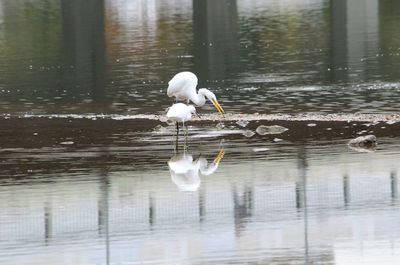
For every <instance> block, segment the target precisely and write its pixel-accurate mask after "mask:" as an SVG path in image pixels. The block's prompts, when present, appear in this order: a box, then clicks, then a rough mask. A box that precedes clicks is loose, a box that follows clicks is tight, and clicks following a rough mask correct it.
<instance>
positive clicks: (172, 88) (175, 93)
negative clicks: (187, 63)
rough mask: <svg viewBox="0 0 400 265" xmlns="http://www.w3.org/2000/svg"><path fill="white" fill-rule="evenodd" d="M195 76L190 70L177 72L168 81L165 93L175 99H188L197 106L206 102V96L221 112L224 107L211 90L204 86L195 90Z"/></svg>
mask: <svg viewBox="0 0 400 265" xmlns="http://www.w3.org/2000/svg"><path fill="white" fill-rule="evenodd" d="M196 86H197V76H196V75H195V74H193V73H192V72H180V73H177V74H176V75H175V76H174V77H173V78H172V79H171V80H170V81H169V82H168V90H167V95H168V96H169V97H176V99H177V100H187V102H188V103H189V100H190V101H192V102H193V103H194V104H196V105H197V106H203V105H204V104H205V103H206V98H207V99H208V100H210V101H211V102H212V103H213V104H214V107H215V108H216V109H217V110H218V111H219V112H220V113H221V114H223V113H224V109H223V108H222V107H221V105H220V104H219V103H218V101H217V97H216V96H215V94H214V93H213V92H211V91H210V90H208V89H206V88H201V89H199V92H198V93H197V92H196Z"/></svg>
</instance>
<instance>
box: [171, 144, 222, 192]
mask: <svg viewBox="0 0 400 265" xmlns="http://www.w3.org/2000/svg"><path fill="white" fill-rule="evenodd" d="M224 154H225V151H224V149H223V148H221V149H220V151H219V153H218V155H217V156H216V157H215V159H214V161H213V162H212V163H210V164H209V163H208V162H207V160H206V159H205V158H204V157H199V158H197V159H196V160H194V159H193V156H192V155H191V154H189V153H188V152H187V151H186V150H184V151H183V153H181V154H179V153H178V154H175V155H174V156H172V157H171V159H170V160H169V161H168V167H169V172H170V174H171V179H172V182H174V183H175V185H176V186H177V187H178V188H179V189H180V190H181V191H196V190H198V188H199V187H200V183H201V178H200V175H201V176H209V175H212V174H214V172H215V171H216V170H217V169H218V165H219V163H220V161H221V159H222V158H223V157H224Z"/></svg>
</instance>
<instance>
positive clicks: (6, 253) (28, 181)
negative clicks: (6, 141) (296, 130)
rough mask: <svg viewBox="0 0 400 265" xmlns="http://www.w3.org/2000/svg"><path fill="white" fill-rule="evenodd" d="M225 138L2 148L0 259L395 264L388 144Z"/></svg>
mask: <svg viewBox="0 0 400 265" xmlns="http://www.w3.org/2000/svg"><path fill="white" fill-rule="evenodd" d="M172 128H173V127H172ZM84 129H86V128H84ZM125 130H126V129H125ZM225 133H226V132H225ZM39 134H40V133H39ZM234 134H235V132H233V131H230V136H229V135H225V136H224V135H223V134H222V133H221V131H216V130H215V129H214V130H213V129H212V128H207V129H206V130H203V129H202V128H197V129H196V128H192V131H191V134H190V136H189V139H188V145H187V149H186V150H184V148H183V146H184V143H183V142H181V143H179V148H178V150H177V151H176V150H174V145H173V139H174V138H173V137H172V135H171V132H168V131H165V130H159V129H157V130H154V131H153V132H142V133H129V132H125V133H121V134H119V133H114V134H110V135H109V136H108V137H105V136H104V135H103V134H102V135H101V136H98V137H97V138H94V139H93V140H92V141H91V142H90V141H89V142H88V143H87V144H83V143H82V144H76V143H74V142H73V141H77V139H76V138H75V139H73V141H71V139H70V140H69V141H65V140H64V141H63V142H60V143H59V144H57V145H50V144H46V143H42V144H41V145H39V146H40V147H37V146H36V147H31V148H29V145H32V141H31V140H25V141H23V142H22V143H21V144H20V145H19V146H20V147H15V148H3V149H2V150H1V157H2V171H1V172H0V176H1V177H0V207H1V209H2V211H1V214H0V227H1V230H0V249H1V252H0V263H1V264H18V265H24V264H336V265H339V264H343V265H348V264H398V263H399V262H400V248H399V244H400V227H399V225H398V222H399V218H400V204H399V180H398V172H399V170H400V168H399V164H398V157H399V155H400V151H399V149H398V146H399V144H400V142H399V140H398V139H393V138H387V137H382V138H380V142H379V146H378V149H377V150H376V151H375V152H370V153H368V152H367V153H359V152H357V151H354V150H351V149H349V148H348V147H347V145H346V142H347V140H348V139H340V138H337V139H330V140H301V141H294V142H293V141H287V140H285V141H280V142H279V141H271V140H268V139H265V138H263V137H255V138H250V139H249V138H246V137H244V136H241V135H240V134H239V133H236V134H237V136H232V135H234ZM38 137H39V135H38ZM80 137H81V138H82V139H83V138H84V137H85V135H81V136H80ZM279 137H282V138H285V137H284V135H283V136H279ZM181 140H183V137H182V138H181ZM100 142H103V143H100ZM104 142H108V143H107V144H106V143H104Z"/></svg>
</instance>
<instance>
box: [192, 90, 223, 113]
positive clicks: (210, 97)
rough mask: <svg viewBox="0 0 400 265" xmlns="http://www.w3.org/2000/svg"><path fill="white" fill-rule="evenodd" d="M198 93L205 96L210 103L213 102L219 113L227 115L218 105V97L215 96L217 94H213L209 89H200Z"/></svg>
mask: <svg viewBox="0 0 400 265" xmlns="http://www.w3.org/2000/svg"><path fill="white" fill-rule="evenodd" d="M198 93H199V94H200V95H204V96H205V97H206V98H207V99H208V100H209V101H211V102H212V103H213V105H214V107H215V108H216V109H217V110H218V112H219V113H221V114H224V113H225V111H224V109H223V108H222V107H221V105H220V104H219V103H218V100H217V97H216V96H215V94H214V93H213V92H211V91H210V90H208V89H207V88H200V89H199V92H198Z"/></svg>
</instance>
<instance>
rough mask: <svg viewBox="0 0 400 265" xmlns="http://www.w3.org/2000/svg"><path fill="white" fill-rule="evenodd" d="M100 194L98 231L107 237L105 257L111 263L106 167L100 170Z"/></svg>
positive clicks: (105, 152) (107, 262) (108, 182)
mask: <svg viewBox="0 0 400 265" xmlns="http://www.w3.org/2000/svg"><path fill="white" fill-rule="evenodd" d="M107 155H108V151H107V150H103V154H102V156H107ZM99 181H100V186H99V187H100V192H99V194H100V196H99V200H98V231H99V233H100V235H103V236H104V237H105V245H106V246H105V252H106V253H105V259H106V264H110V230H109V210H110V209H109V189H110V179H109V176H108V171H107V169H106V168H102V169H101V171H100V178H99Z"/></svg>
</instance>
